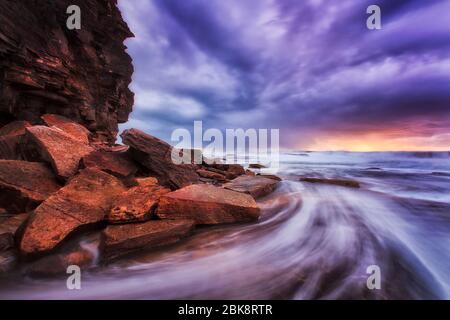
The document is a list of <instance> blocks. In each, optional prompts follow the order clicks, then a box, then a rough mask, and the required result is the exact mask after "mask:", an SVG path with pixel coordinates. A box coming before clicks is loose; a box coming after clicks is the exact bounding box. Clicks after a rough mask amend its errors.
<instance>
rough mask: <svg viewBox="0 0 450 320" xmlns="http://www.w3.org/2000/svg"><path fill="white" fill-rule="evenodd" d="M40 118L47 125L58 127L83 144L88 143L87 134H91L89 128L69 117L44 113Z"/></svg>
mask: <svg viewBox="0 0 450 320" xmlns="http://www.w3.org/2000/svg"><path fill="white" fill-rule="evenodd" d="M41 119H42V120H43V121H44V122H45V124H46V125H47V126H49V127H54V128H58V129H60V130H62V131H64V132H65V133H67V134H68V135H69V136H71V137H72V138H73V139H75V140H78V141H81V142H83V143H85V144H88V143H89V136H90V134H91V133H90V132H89V130H88V129H86V128H85V127H83V126H82V125H80V124H78V123H76V122H74V121H72V120H70V119H68V118H66V117H63V116H58V115H56V114H44V115H43V116H42V117H41Z"/></svg>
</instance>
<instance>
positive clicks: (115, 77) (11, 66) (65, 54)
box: [0, 0, 133, 142]
mask: <svg viewBox="0 0 450 320" xmlns="http://www.w3.org/2000/svg"><path fill="white" fill-rule="evenodd" d="M72 4H75V5H78V6H79V7H80V8H81V19H82V27H81V30H68V28H67V27H66V21H67V18H68V17H69V15H68V14H67V13H66V10H67V7H68V6H69V5H72ZM132 36H133V34H132V33H131V32H130V30H129V29H128V26H127V25H126V23H125V22H124V21H123V19H122V17H121V14H120V11H119V10H118V8H117V1H116V0H57V1H55V0H0V126H2V125H5V124H7V123H8V122H10V121H12V120H27V121H29V122H31V123H32V124H39V123H41V119H40V116H41V115H43V114H46V113H52V114H59V115H64V116H66V117H68V118H70V119H72V120H75V121H76V122H79V123H81V124H83V125H84V126H86V127H87V128H88V129H89V130H91V131H92V132H93V133H94V139H95V138H101V139H102V140H106V141H108V142H113V141H114V140H115V138H116V135H117V132H118V123H122V122H125V121H127V119H128V115H129V113H130V112H131V109H132V105H133V93H132V92H131V91H130V90H129V89H128V85H129V84H130V82H131V75H132V73H133V66H132V63H131V62H132V60H131V58H130V56H129V55H128V54H127V53H126V52H125V49H126V47H125V46H124V44H123V41H124V40H125V39H126V38H128V37H132Z"/></svg>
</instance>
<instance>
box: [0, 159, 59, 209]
mask: <svg viewBox="0 0 450 320" xmlns="http://www.w3.org/2000/svg"><path fill="white" fill-rule="evenodd" d="M59 188H60V185H59V184H58V183H57V181H56V178H55V175H54V174H53V172H52V171H51V170H50V169H49V168H48V167H47V166H46V165H45V164H43V163H37V162H26V161H17V160H0V207H2V208H3V209H5V210H6V211H8V212H9V213H20V212H28V211H30V210H33V209H34V208H35V207H36V206H38V205H39V204H40V203H41V202H42V201H44V200H45V199H47V198H48V197H49V196H50V195H51V194H52V193H54V192H56V191H57V190H58V189H59Z"/></svg>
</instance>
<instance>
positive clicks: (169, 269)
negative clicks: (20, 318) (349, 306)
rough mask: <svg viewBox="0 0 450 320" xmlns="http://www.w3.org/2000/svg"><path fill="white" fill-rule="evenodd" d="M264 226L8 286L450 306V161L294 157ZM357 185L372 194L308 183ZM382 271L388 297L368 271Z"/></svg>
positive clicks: (33, 294)
mask: <svg viewBox="0 0 450 320" xmlns="http://www.w3.org/2000/svg"><path fill="white" fill-rule="evenodd" d="M281 159H282V168H281V171H280V174H281V175H282V176H284V177H285V178H287V179H289V180H285V181H283V182H282V183H281V184H280V187H279V188H278V189H277V191H276V192H275V193H274V194H272V195H271V196H269V197H268V198H266V199H263V200H262V201H261V202H260V204H261V206H262V208H263V216H262V218H261V221H260V222H258V223H253V224H246V225H233V226H227V227H218V228H204V229H201V230H200V231H198V232H197V233H196V234H195V235H194V236H193V237H192V238H190V239H188V240H186V241H184V242H183V243H181V244H179V245H176V246H172V247H169V248H164V249H163V250H160V251H158V252H153V253H147V252H142V253H140V254H138V255H136V256H133V257H132V258H129V259H126V260H124V261H121V262H119V263H116V264H114V265H110V266H108V267H102V268H99V269H98V270H95V271H92V272H89V273H87V272H85V273H83V277H82V290H79V291H77V290H74V291H69V290H67V289H66V285H65V279H64V278H58V279H45V280H44V279H30V278H27V277H23V275H21V274H16V275H11V276H10V277H8V278H7V279H4V280H2V283H1V286H0V298H2V299H5V298H15V299H182V298H187V299H194V298H195V299H280V298H281V299H424V298H430V299H450V161H449V160H450V159H449V156H448V154H430V155H429V156H428V155H427V157H424V156H423V155H422V154H419V155H416V154H411V153H409V154H407V153H392V154H391V153H374V154H355V153H308V154H306V155H305V153H290V154H285V155H283V156H282V158H281ZM304 176H311V177H325V178H327V177H328V178H343V179H353V180H357V181H359V182H360V183H361V184H362V188H361V189H352V188H346V187H341V186H331V185H326V184H311V183H306V182H305V183H303V182H299V181H298V178H299V177H304ZM370 265H378V266H379V267H380V269H381V279H382V280H381V290H369V289H368V288H367V286H366V281H367V277H368V276H369V275H368V274H367V273H366V269H367V267H368V266H370Z"/></svg>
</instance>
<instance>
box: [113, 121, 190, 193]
mask: <svg viewBox="0 0 450 320" xmlns="http://www.w3.org/2000/svg"><path fill="white" fill-rule="evenodd" d="M121 137H122V140H123V142H124V143H125V144H126V145H128V146H130V153H131V155H132V156H133V158H134V159H135V160H136V161H137V162H139V163H141V164H142V165H143V166H144V167H146V168H147V169H149V170H150V171H151V173H152V174H153V175H155V176H156V177H157V178H158V180H159V182H160V183H161V184H162V185H164V186H167V187H169V188H171V189H172V190H173V189H178V188H181V187H184V186H187V185H190V184H193V183H197V182H198V175H197V173H196V166H195V165H192V164H180V165H177V164H174V163H173V162H172V149H173V148H172V146H171V145H169V144H168V143H166V142H164V141H162V140H160V139H158V138H155V137H153V136H151V135H148V134H146V133H144V132H142V131H140V130H137V129H130V130H125V131H124V132H123V133H122V135H121Z"/></svg>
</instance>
